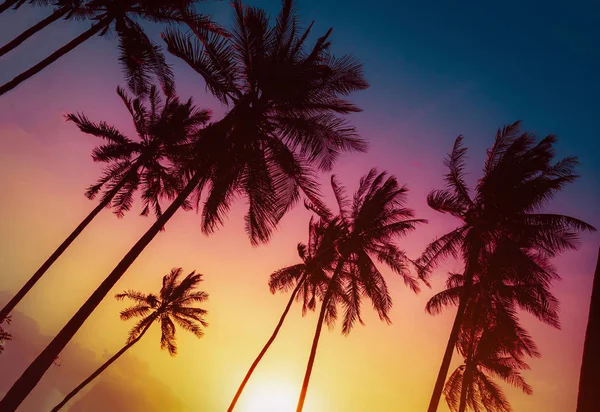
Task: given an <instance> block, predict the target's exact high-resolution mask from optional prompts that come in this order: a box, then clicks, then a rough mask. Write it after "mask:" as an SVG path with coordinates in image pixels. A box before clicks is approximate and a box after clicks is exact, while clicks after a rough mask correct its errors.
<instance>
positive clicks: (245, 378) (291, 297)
mask: <svg viewBox="0 0 600 412" xmlns="http://www.w3.org/2000/svg"><path fill="white" fill-rule="evenodd" d="M304 279H305V278H302V279H301V280H300V281H298V285H297V286H296V288H295V289H294V291H293V292H292V295H291V296H290V300H289V301H288V304H287V306H286V307H285V310H284V311H283V313H282V314H281V318H279V323H277V326H276V327H275V330H274V331H273V334H272V335H271V337H270V338H269V340H268V341H267V343H266V344H265V346H264V347H263V348H262V350H261V351H260V353H259V354H258V356H257V357H256V359H255V360H254V362H253V363H252V366H250V369H248V372H247V373H246V376H244V380H243V381H242V383H241V384H240V387H239V388H238V390H237V392H236V393H235V396H234V397H233V400H232V401H231V404H230V405H229V408H227V412H232V411H233V408H235V405H236V403H237V401H238V400H239V398H240V396H241V395H242V392H243V391H244V388H245V387H246V384H247V383H248V381H249V380H250V377H251V376H252V373H254V369H256V367H257V366H258V364H259V362H260V361H261V360H262V358H263V356H265V353H267V350H269V347H270V346H271V344H272V343H273V342H274V341H275V338H276V337H277V334H278V333H279V330H280V329H281V326H282V325H283V321H284V320H285V318H286V316H287V314H288V312H289V311H290V308H291V307H292V304H293V303H294V299H295V298H296V294H298V291H299V290H300V288H301V287H302V284H303V283H304Z"/></svg>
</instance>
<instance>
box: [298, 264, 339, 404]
mask: <svg viewBox="0 0 600 412" xmlns="http://www.w3.org/2000/svg"><path fill="white" fill-rule="evenodd" d="M342 266H343V260H342V261H340V263H338V265H337V267H336V268H335V272H334V273H333V276H332V277H331V280H330V281H329V284H330V285H331V284H333V282H334V281H335V280H336V279H337V277H338V275H339V273H340V272H341V270H342ZM332 295H333V289H332V288H331V286H329V287H328V288H327V292H325V296H324V297H323V302H322V303H321V311H320V312H319V320H318V321H317V329H316V330H315V336H314V337H313V343H312V347H311V348H310V355H309V357H308V364H307V365H306V372H305V374H304V381H303V382H302V390H301V391H300V397H299V398H298V406H296V412H302V410H303V409H304V401H305V400H306V393H307V392H308V383H309V382H310V376H311V374H312V369H313V366H314V363H315V357H316V356H317V347H318V346H319V338H320V337H321V330H322V329H323V322H324V321H325V313H326V312H327V305H328V304H329V300H330V299H331V297H332Z"/></svg>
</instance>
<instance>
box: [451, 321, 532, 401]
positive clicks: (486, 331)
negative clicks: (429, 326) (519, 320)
mask: <svg viewBox="0 0 600 412" xmlns="http://www.w3.org/2000/svg"><path fill="white" fill-rule="evenodd" d="M489 326H490V325H486V326H485V327H484V328H482V327H479V328H477V334H475V335H474V334H472V333H471V331H466V333H461V334H462V335H464V336H461V338H459V342H458V348H459V352H460V353H461V354H463V356H465V363H463V364H462V365H460V366H459V367H458V368H457V369H456V370H455V371H454V372H453V373H452V374H451V375H450V378H448V382H447V383H446V385H445V387H444V396H445V397H446V402H447V403H448V406H449V408H450V410H451V411H452V412H464V411H465V410H466V408H467V407H469V408H470V409H471V410H473V411H474V412H482V411H484V410H485V411H487V412H511V411H512V409H511V407H510V403H509V402H508V399H507V398H506V395H505V394H504V392H503V391H502V389H501V388H500V387H499V386H498V385H497V384H496V383H495V382H494V381H493V380H492V379H491V377H492V376H494V377H499V378H500V379H502V380H503V381H505V382H507V383H509V384H510V385H512V386H515V387H517V388H519V389H521V390H522V391H523V392H524V393H526V394H528V395H531V394H532V393H533V390H532V388H531V386H530V385H529V384H527V382H525V379H523V377H522V376H521V374H520V371H521V370H523V369H529V366H528V365H527V363H525V362H524V361H523V352H525V351H527V352H536V351H537V348H536V347H535V345H534V344H533V342H532V341H531V339H530V338H529V336H528V335H526V334H524V335H525V336H519V333H521V332H523V331H522V329H521V330H520V331H519V333H513V334H507V333H506V332H505V331H498V330H497V329H495V328H493V327H492V328H491V329H490V328H489ZM473 336H475V340H474V341H473V340H471V338H473ZM524 342H526V343H525V344H523V343H524ZM471 347H474V348H475V349H474V350H473V351H472V354H471V355H467V354H466V353H467V351H469V350H470V348H471ZM467 373H469V375H470V378H469V379H466V378H465V376H466V374H467ZM459 400H460V401H459Z"/></svg>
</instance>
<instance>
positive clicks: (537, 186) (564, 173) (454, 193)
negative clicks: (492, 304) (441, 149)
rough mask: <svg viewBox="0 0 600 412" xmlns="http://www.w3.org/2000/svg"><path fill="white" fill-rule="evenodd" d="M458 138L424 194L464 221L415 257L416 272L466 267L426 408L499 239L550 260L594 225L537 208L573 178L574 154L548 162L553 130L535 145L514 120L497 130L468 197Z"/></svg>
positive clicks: (437, 392) (436, 395)
mask: <svg viewBox="0 0 600 412" xmlns="http://www.w3.org/2000/svg"><path fill="white" fill-rule="evenodd" d="M462 139H463V138H462V136H459V137H458V138H457V139H456V141H455V143H454V147H453V149H452V152H451V154H450V155H449V158H448V160H447V161H446V165H447V167H448V169H449V172H448V173H447V174H446V176H445V180H446V184H447V188H446V189H443V190H434V191H432V192H431V193H430V194H429V195H428V198H427V202H428V204H429V206H430V207H431V208H433V209H434V210H437V211H439V212H442V213H449V214H451V215H453V216H455V217H457V218H458V219H460V220H461V221H462V224H461V226H459V227H458V228H456V229H454V230H453V231H451V232H449V233H447V234H445V235H443V236H442V237H440V238H439V239H436V240H434V241H433V242H432V243H431V244H430V245H428V246H427V248H426V249H425V251H424V252H423V255H422V256H421V257H420V258H419V260H418V266H419V271H420V273H421V276H425V275H426V274H428V273H430V272H431V270H433V269H434V268H435V267H436V266H437V265H438V264H439V263H440V262H441V261H442V260H443V259H444V258H446V257H448V256H454V257H459V256H460V257H461V258H462V260H463V262H464V265H465V268H464V276H465V283H464V290H463V295H462V296H461V298H460V302H459V305H458V310H457V314H456V317H455V320H454V324H453V326H452V331H451V333H450V337H449V339H448V344H447V346H446V350H445V353H444V357H443V360H442V365H441V367H440V371H439V373H438V377H437V381H436V384H435V387H434V390H433V394H432V397H431V401H430V404H429V409H428V412H435V411H436V410H437V407H438V404H439V400H440V396H441V394H442V390H443V387H444V382H445V380H446V375H447V374H448V368H449V366H450V361H451V359H452V352H453V350H454V347H455V345H456V340H457V338H458V333H459V330H460V325H461V323H462V322H463V319H464V313H465V307H466V304H467V302H468V298H469V296H470V295H471V293H472V292H471V290H472V285H473V279H474V277H475V274H476V273H477V272H478V271H480V269H481V263H482V261H484V260H485V257H486V256H487V255H488V254H490V253H492V252H493V250H494V248H495V246H496V245H497V244H498V243H499V241H500V240H502V239H512V240H513V241H514V242H515V243H516V244H520V245H523V246H524V247H526V248H528V250H529V251H530V252H535V253H538V254H539V256H541V257H544V258H551V257H553V256H555V255H557V254H559V253H560V252H562V251H564V250H569V249H576V247H577V238H578V236H577V232H579V231H582V230H590V231H591V230H595V229H594V228H593V227H592V226H590V225H589V224H587V223H585V222H583V221H581V220H578V219H575V218H573V217H569V216H564V215H559V214H550V213H543V209H542V208H543V206H544V205H545V204H546V203H548V201H549V200H550V199H551V198H552V197H553V195H554V194H556V193H557V192H558V191H560V190H561V189H562V188H563V187H565V186H566V185H567V184H569V183H571V182H573V181H574V180H575V179H576V178H577V175H576V174H575V173H574V169H575V166H576V165H577V159H576V158H575V157H567V158H564V159H562V160H560V161H558V162H555V163H553V161H554V157H555V153H554V151H553V145H554V143H555V142H556V137H555V136H554V135H549V136H546V137H545V138H543V139H542V140H540V141H539V142H536V137H535V135H533V134H531V133H526V132H525V133H522V132H521V131H520V122H516V123H513V124H512V125H509V126H506V127H504V128H503V129H501V130H500V129H499V130H498V132H497V134H496V139H495V142H494V144H493V145H492V147H491V148H490V149H489V150H488V157H487V159H486V162H485V165H484V169H483V177H482V178H481V179H480V180H479V181H478V183H477V186H476V193H475V196H474V197H473V198H471V196H470V193H469V188H468V187H467V185H466V183H465V177H464V160H465V159H464V158H465V154H466V148H464V147H462ZM528 273H529V272H527V271H526V272H524V273H522V275H523V276H526V275H527V274H528Z"/></svg>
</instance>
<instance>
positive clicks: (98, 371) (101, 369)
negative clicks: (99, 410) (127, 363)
mask: <svg viewBox="0 0 600 412" xmlns="http://www.w3.org/2000/svg"><path fill="white" fill-rule="evenodd" d="M150 326H152V322H150V323H148V325H147V326H146V327H145V328H144V330H142V332H141V333H140V334H139V336H138V337H137V338H135V339H134V340H132V341H131V342H129V343H128V344H127V345H125V346H123V348H121V350H120V351H118V352H117V353H115V354H114V355H113V357H112V358H110V359H109V360H107V361H106V362H104V364H103V365H102V366H100V367H99V368H98V369H96V371H95V372H94V373H92V374H91V375H90V376H88V377H87V379H85V380H84V381H83V382H81V383H80V384H79V385H78V386H77V387H76V388H75V389H73V390H72V391H71V392H69V394H68V395H67V396H65V398H64V399H63V400H62V401H61V402H60V403H59V404H58V405H56V406H55V407H54V408H52V410H51V411H50V412H57V411H59V410H60V409H62V407H63V406H65V405H66V404H67V402H69V401H70V400H71V398H72V397H74V396H75V395H77V394H78V393H79V391H81V390H82V389H83V388H85V387H86V386H87V385H88V384H89V383H90V382H91V381H93V380H94V379H96V377H98V375H100V374H101V373H102V372H104V370H105V369H106V368H108V367H109V366H110V365H112V363H113V362H114V361H116V360H117V359H119V358H120V357H121V355H123V354H124V353H125V352H127V350H128V349H129V348H131V347H132V346H133V345H135V344H136V343H138V342H139V340H140V339H142V336H144V334H145V333H146V331H147V330H148V329H150Z"/></svg>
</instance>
